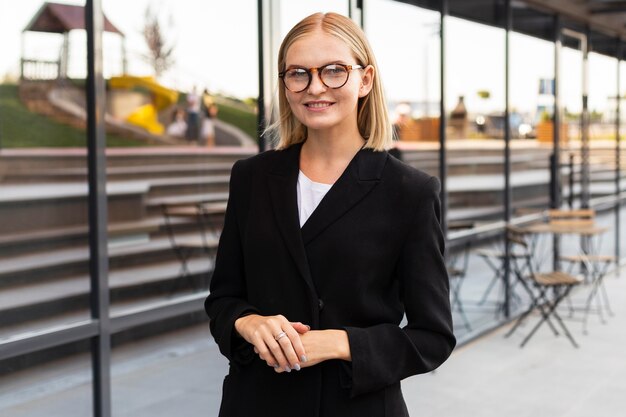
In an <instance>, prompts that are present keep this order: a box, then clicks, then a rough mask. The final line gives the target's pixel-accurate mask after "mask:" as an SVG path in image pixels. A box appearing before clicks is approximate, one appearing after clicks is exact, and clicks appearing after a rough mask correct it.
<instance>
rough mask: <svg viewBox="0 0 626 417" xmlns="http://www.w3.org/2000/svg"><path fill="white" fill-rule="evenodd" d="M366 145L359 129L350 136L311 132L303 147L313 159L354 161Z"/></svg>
mask: <svg viewBox="0 0 626 417" xmlns="http://www.w3.org/2000/svg"><path fill="white" fill-rule="evenodd" d="M364 144H365V139H363V138H362V137H361V135H360V134H359V131H358V129H355V130H354V131H353V132H351V133H350V134H346V133H342V134H341V135H337V134H333V133H332V132H320V131H310V130H309V132H308V136H307V140H306V142H305V143H304V145H303V148H302V149H303V151H304V152H305V153H306V154H307V155H308V156H309V157H310V158H313V159H318V158H322V159H325V160H338V159H339V160H345V159H352V157H353V156H354V154H355V153H357V152H358V151H359V150H360V149H361V148H362V147H363V145H364Z"/></svg>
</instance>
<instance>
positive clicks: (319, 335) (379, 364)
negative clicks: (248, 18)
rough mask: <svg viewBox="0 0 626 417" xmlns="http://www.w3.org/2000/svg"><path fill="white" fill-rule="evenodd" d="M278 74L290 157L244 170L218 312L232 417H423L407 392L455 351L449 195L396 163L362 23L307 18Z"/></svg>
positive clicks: (273, 156)
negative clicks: (406, 382) (414, 411)
mask: <svg viewBox="0 0 626 417" xmlns="http://www.w3.org/2000/svg"><path fill="white" fill-rule="evenodd" d="M278 59H279V61H278V64H279V65H278V67H279V69H280V71H281V72H280V74H279V77H280V78H281V79H282V85H281V88H280V90H279V110H280V117H279V119H280V120H279V121H278V122H277V123H278V131H279V139H280V142H279V145H278V150H276V151H268V152H264V153H262V154H259V155H256V156H254V157H252V158H249V159H247V160H243V161H238V162H237V163H236V164H235V166H234V167H233V170H232V174H231V184H230V198H229V203H228V209H227V212H226V218H225V221H224V230H223V233H222V237H221V240H220V245H219V249H218V255H217V260H216V265H215V271H214V274H213V278H212V282H211V293H210V295H209V297H208V298H207V300H206V303H205V308H206V311H207V314H208V315H209V317H210V320H211V322H210V327H211V332H212V334H213V336H214V338H215V340H216V341H217V343H218V345H219V348H220V351H221V352H222V354H224V355H225V356H226V357H227V358H228V359H229V361H230V370H229V374H228V376H226V378H225V379H224V386H223V396H222V404H221V409H220V416H229V417H255V416H270V417H308V416H324V417H335V416H336V417H339V416H341V417H349V416H355V417H357V416H358V417H376V416H387V417H390V416H392V417H398V416H408V412H407V409H406V406H405V403H404V400H403V398H402V393H401V391H400V381H401V380H402V379H403V378H406V377H408V376H410V375H415V374H419V373H424V372H429V371H431V370H433V369H435V368H436V367H437V366H439V365H440V364H441V363H442V362H443V361H444V360H445V359H446V358H447V357H448V356H449V355H450V352H451V351H452V349H453V347H454V345H455V339H454V336H453V334H452V323H451V315H450V305H449V298H448V279H447V274H446V268H445V264H444V259H443V252H444V239H443V236H442V233H441V229H440V225H439V200H438V193H439V182H438V180H437V179H436V178H435V177H431V176H429V175H427V174H425V173H423V172H420V171H417V170H415V169H413V168H411V167H409V166H406V165H404V164H403V163H401V162H400V161H398V160H397V159H395V158H393V157H391V156H390V155H389V154H388V153H387V152H386V151H385V149H386V148H388V147H389V146H390V145H391V143H392V133H391V132H392V131H391V125H390V123H389V118H388V115H387V110H386V105H385V99H384V95H383V90H382V84H381V82H380V79H379V77H378V74H377V69H378V67H377V65H376V61H375V59H374V56H373V54H372V52H371V49H370V47H369V45H368V43H367V40H366V39H365V36H364V34H363V32H362V31H361V30H360V29H359V28H358V26H356V25H355V24H354V23H353V22H352V21H351V20H350V19H348V18H346V17H343V16H340V15H337V14H334V13H327V14H321V13H318V14H314V15H311V16H309V17H307V18H305V19H304V20H302V21H301V22H300V23H298V24H297V25H296V26H295V27H294V28H293V29H292V30H291V31H290V32H289V33H288V34H287V36H286V38H285V40H284V41H283V43H282V46H281V48H280V50H279V58H278ZM309 216H310V217H309ZM404 314H406V317H407V322H408V324H407V325H406V326H405V327H404V328H400V327H399V324H400V322H401V320H402V318H403V315H404Z"/></svg>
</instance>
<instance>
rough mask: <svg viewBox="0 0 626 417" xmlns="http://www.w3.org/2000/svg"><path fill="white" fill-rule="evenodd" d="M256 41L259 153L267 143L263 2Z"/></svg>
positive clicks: (258, 7) (259, 3)
mask: <svg viewBox="0 0 626 417" xmlns="http://www.w3.org/2000/svg"><path fill="white" fill-rule="evenodd" d="M257 38H258V39H257V40H258V52H259V53H258V59H259V97H258V98H257V102H256V103H257V105H256V107H257V119H256V120H257V122H256V124H257V128H256V131H257V140H258V145H259V152H263V151H265V150H266V149H267V142H266V139H265V136H264V135H263V131H264V130H265V60H264V54H263V49H264V38H265V37H264V32H263V0H257Z"/></svg>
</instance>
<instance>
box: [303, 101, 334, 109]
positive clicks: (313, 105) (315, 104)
mask: <svg viewBox="0 0 626 417" xmlns="http://www.w3.org/2000/svg"><path fill="white" fill-rule="evenodd" d="M333 104H335V103H332V102H330V101H310V102H308V103H304V105H305V106H306V108H307V109H309V110H311V111H323V110H326V109H328V108H329V107H331V106H332V105H333Z"/></svg>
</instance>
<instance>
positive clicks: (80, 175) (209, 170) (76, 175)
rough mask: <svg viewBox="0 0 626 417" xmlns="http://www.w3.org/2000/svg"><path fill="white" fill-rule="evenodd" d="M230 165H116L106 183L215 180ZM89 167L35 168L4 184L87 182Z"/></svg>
mask: <svg viewBox="0 0 626 417" xmlns="http://www.w3.org/2000/svg"><path fill="white" fill-rule="evenodd" d="M231 168H232V163H231V162H211V163H200V164H181V165H165V166H159V165H141V166H113V167H109V168H107V170H106V173H107V180H108V181H114V182H120V181H128V180H151V179H157V178H176V177H194V176H202V177H212V176H214V175H230V170H231ZM86 181H87V168H86V167H70V168H58V167H51V168H46V167H44V168H40V167H33V168H32V169H31V170H30V171H26V172H15V173H14V172H6V173H5V174H4V177H3V178H2V183H3V184H28V183H38V182H39V183H41V182H86Z"/></svg>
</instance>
